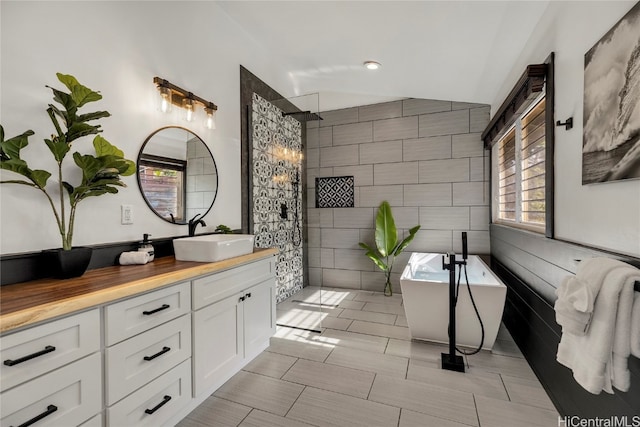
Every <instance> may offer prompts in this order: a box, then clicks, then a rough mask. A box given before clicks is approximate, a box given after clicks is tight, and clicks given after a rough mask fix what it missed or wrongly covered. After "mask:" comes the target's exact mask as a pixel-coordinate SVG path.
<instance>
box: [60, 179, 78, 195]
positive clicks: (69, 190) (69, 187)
mask: <svg viewBox="0 0 640 427" xmlns="http://www.w3.org/2000/svg"><path fill="white" fill-rule="evenodd" d="M62 186H63V187H64V189H65V190H67V193H68V194H69V196H71V195H72V194H73V191H74V190H75V189H74V188H73V185H71V184H69V183H68V182H67V181H62Z"/></svg>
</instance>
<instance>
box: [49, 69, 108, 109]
mask: <svg viewBox="0 0 640 427" xmlns="http://www.w3.org/2000/svg"><path fill="white" fill-rule="evenodd" d="M56 75H57V76H58V80H60V81H61V82H62V83H63V84H64V85H65V86H66V87H67V89H69V90H70V91H71V98H72V99H73V101H74V102H75V104H76V105H77V106H78V108H80V107H82V106H83V105H84V104H86V103H87V102H93V101H99V100H101V99H102V95H100V93H98V92H94V91H93V90H91V89H89V88H88V87H86V86H84V85H81V84H80V83H79V82H78V80H76V78H75V77H73V76H72V75H70V74H61V73H56Z"/></svg>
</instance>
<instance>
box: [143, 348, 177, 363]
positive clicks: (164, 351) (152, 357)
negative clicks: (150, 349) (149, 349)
mask: <svg viewBox="0 0 640 427" xmlns="http://www.w3.org/2000/svg"><path fill="white" fill-rule="evenodd" d="M170 350H171V347H162V350H160V351H159V352H157V353H156V354H154V355H153V356H145V357H144V360H147V361H149V360H153V359H155V358H156V357H158V356H162V355H163V354H165V353H166V352H167V351H170Z"/></svg>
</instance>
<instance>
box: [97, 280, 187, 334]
mask: <svg viewBox="0 0 640 427" xmlns="http://www.w3.org/2000/svg"><path fill="white" fill-rule="evenodd" d="M190 310H191V286H190V284H189V282H184V283H181V284H179V285H174V286H171V287H168V288H164V289H159V290H157V291H153V292H150V293H148V294H144V295H140V296H138V297H134V298H129V299H127V300H124V301H121V302H118V303H115V304H111V305H109V306H107V307H106V308H105V320H106V322H105V323H106V344H107V345H113V344H115V343H117V342H120V341H122V340H125V339H127V338H129V337H132V336H134V335H136V334H139V333H140V332H144V331H146V330H147V329H151V328H153V327H154V326H158V325H160V324H161V323H164V322H167V321H169V320H171V319H175V318H176V317H178V316H182V315H183V314H185V313H188V312H189V311H190Z"/></svg>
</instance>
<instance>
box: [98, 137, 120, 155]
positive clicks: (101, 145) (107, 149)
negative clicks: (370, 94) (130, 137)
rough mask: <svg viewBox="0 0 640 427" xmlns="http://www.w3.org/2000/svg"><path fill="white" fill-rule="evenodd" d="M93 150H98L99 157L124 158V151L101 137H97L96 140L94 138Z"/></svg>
mask: <svg viewBox="0 0 640 427" xmlns="http://www.w3.org/2000/svg"><path fill="white" fill-rule="evenodd" d="M93 148H95V150H96V156H97V157H102V156H108V155H112V156H116V157H120V158H124V152H123V151H122V150H120V149H119V148H118V147H116V146H115V145H112V144H111V143H110V142H109V141H107V140H106V139H105V138H103V137H102V136H100V135H96V136H95V138H93Z"/></svg>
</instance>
